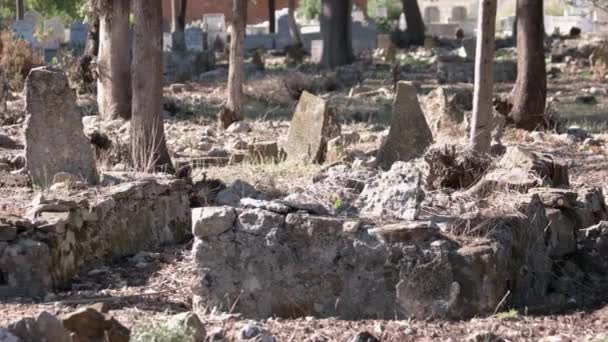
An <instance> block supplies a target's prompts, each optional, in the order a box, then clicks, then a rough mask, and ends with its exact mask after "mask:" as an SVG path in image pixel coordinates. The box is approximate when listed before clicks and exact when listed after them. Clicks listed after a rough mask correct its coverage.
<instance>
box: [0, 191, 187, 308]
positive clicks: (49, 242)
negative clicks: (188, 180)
mask: <svg viewBox="0 0 608 342" xmlns="http://www.w3.org/2000/svg"><path fill="white" fill-rule="evenodd" d="M34 202H35V203H34V206H33V208H32V209H31V211H30V212H29V214H28V218H22V217H17V216H11V215H2V214H0V297H13V296H28V297H31V296H42V295H44V294H45V293H46V292H47V291H49V290H51V289H58V288H62V287H64V286H66V285H68V284H69V281H70V279H71V278H72V277H73V276H74V275H75V274H76V273H77V272H78V271H80V270H83V269H84V268H86V267H88V266H92V265H94V264H95V263H97V262H104V261H109V260H112V259H115V258H119V257H123V256H127V255H131V254H135V253H137V252H139V251H143V250H149V249H152V248H155V247H158V246H160V245H166V244H172V243H177V242H180V241H183V240H184V239H185V238H187V237H188V236H189V235H190V222H191V213H190V207H189V198H188V189H187V185H186V184H185V183H184V182H183V181H181V180H158V181H156V180H141V181H135V182H129V183H124V184H119V185H116V186H113V187H109V188H104V189H103V191H102V193H101V194H99V195H98V196H97V197H91V193H90V192H89V193H88V195H87V196H82V197H78V196H76V197H70V198H68V199H61V200H51V199H44V198H42V197H41V196H40V195H39V197H38V198H37V199H36V200H35V201H34Z"/></svg>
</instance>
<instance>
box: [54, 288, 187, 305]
mask: <svg viewBox="0 0 608 342" xmlns="http://www.w3.org/2000/svg"><path fill="white" fill-rule="evenodd" d="M182 288H183V287H181V288H177V289H173V290H166V291H159V292H151V293H141V294H136V295H128V296H118V297H97V298H85V299H71V300H61V301H59V302H46V303H42V304H53V303H59V304H62V305H79V304H88V303H99V302H113V301H120V300H129V299H136V298H141V297H148V296H157V295H161V294H166V293H172V292H176V291H177V290H180V289H182Z"/></svg>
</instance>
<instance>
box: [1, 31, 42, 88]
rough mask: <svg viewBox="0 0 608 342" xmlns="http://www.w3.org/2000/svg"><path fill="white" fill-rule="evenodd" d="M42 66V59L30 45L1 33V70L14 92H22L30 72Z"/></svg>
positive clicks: (8, 33)
mask: <svg viewBox="0 0 608 342" xmlns="http://www.w3.org/2000/svg"><path fill="white" fill-rule="evenodd" d="M42 64H43V61H42V57H41V56H40V55H39V54H38V53H37V52H36V50H34V49H33V48H32V47H31V45H30V44H29V43H27V42H26V41H24V40H20V39H17V38H15V36H13V34H12V33H10V32H7V31H3V32H0V70H1V71H2V72H3V73H5V77H6V78H7V79H8V81H9V82H10V86H11V88H12V89H13V90H15V91H20V90H21V89H22V88H23V84H24V80H25V78H26V77H27V75H28V74H29V72H30V70H31V69H32V68H34V67H37V66H40V65H42Z"/></svg>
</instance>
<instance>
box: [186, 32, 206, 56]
mask: <svg viewBox="0 0 608 342" xmlns="http://www.w3.org/2000/svg"><path fill="white" fill-rule="evenodd" d="M184 34H185V38H186V48H187V49H188V50H189V51H204V50H205V33H204V32H203V30H202V29H201V28H199V27H189V28H187V29H186V31H185V32H184Z"/></svg>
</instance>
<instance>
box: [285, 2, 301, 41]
mask: <svg viewBox="0 0 608 342" xmlns="http://www.w3.org/2000/svg"><path fill="white" fill-rule="evenodd" d="M287 18H288V19H289V33H290V34H291V39H293V42H294V44H296V45H302V36H301V35H300V28H299V27H298V23H297V22H296V0H287Z"/></svg>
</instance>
